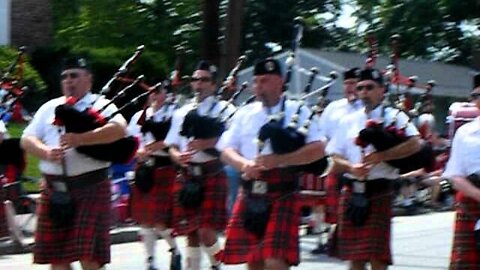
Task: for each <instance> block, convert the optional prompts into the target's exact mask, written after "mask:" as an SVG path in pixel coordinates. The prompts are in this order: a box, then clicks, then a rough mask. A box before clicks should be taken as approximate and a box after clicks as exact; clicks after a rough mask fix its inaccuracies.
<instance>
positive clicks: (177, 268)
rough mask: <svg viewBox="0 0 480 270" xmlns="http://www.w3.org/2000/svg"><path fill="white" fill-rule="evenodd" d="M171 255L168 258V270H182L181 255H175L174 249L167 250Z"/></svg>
mask: <svg viewBox="0 0 480 270" xmlns="http://www.w3.org/2000/svg"><path fill="white" fill-rule="evenodd" d="M169 251H170V252H171V253H172V255H171V257H170V270H182V255H180V253H177V252H176V250H175V249H170V250H169Z"/></svg>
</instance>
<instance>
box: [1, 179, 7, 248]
mask: <svg viewBox="0 0 480 270" xmlns="http://www.w3.org/2000/svg"><path fill="white" fill-rule="evenodd" d="M1 188H2V187H0V238H1V237H7V236H8V235H9V232H8V225H7V216H6V213H5V196H4V193H3V191H2V190H1Z"/></svg>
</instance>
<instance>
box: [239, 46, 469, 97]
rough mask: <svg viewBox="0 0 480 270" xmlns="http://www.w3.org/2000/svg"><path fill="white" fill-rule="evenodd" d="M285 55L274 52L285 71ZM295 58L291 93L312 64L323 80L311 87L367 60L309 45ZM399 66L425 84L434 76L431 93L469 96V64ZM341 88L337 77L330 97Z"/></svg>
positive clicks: (381, 64) (246, 73) (242, 77)
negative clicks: (329, 76)
mask: <svg viewBox="0 0 480 270" xmlns="http://www.w3.org/2000/svg"><path fill="white" fill-rule="evenodd" d="M287 56H288V53H287V52H284V53H281V54H278V55H276V56H275V58H277V59H278V60H279V61H280V63H281V64H282V65H283V69H284V71H285V60H286V58H287ZM295 58H296V60H295V67H294V73H293V75H292V78H291V81H290V90H289V91H290V92H291V93H294V95H295V94H298V93H299V92H301V90H302V89H303V87H305V85H306V84H307V81H308V77H309V74H310V72H309V69H310V68H312V67H317V68H319V70H320V75H321V76H320V77H323V80H318V79H317V80H315V81H314V83H313V87H312V89H317V88H319V87H321V86H322V85H324V84H325V81H324V80H325V76H327V75H328V73H329V72H330V71H336V72H338V73H339V74H341V73H342V72H343V71H345V70H347V69H349V68H351V67H355V66H357V67H363V66H364V65H365V60H366V57H365V55H362V54H359V53H348V52H333V51H326V50H318V49H312V48H300V49H298V50H297V52H296V56H295ZM389 64H390V59H389V58H387V57H382V56H379V57H378V58H377V63H376V66H377V68H379V69H381V70H383V69H385V67H386V66H387V65H389ZM399 69H400V73H401V74H402V75H404V76H407V77H408V76H413V75H416V76H418V85H425V84H426V83H427V81H429V80H435V81H436V83H437V84H436V86H435V88H434V89H433V95H434V96H449V97H457V98H464V97H467V96H468V94H469V93H470V91H471V90H472V77H473V75H474V74H475V71H474V70H473V69H470V68H468V67H464V66H458V65H449V64H443V63H439V62H429V61H425V60H405V59H400V61H399ZM238 77H239V80H238V81H239V82H243V81H249V82H251V78H252V67H249V68H247V69H244V70H242V71H241V72H239V74H238ZM317 78H318V76H317ZM312 91H313V90H312ZM412 91H413V92H417V93H421V92H423V91H424V90H423V89H422V88H421V87H417V88H414V89H413V90H412ZM342 92H343V91H342V84H341V83H339V82H338V81H337V83H336V84H334V85H333V86H332V87H331V88H330V90H329V94H328V97H329V98H330V99H331V100H334V99H337V98H340V97H341V96H342Z"/></svg>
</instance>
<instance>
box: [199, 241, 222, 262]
mask: <svg viewBox="0 0 480 270" xmlns="http://www.w3.org/2000/svg"><path fill="white" fill-rule="evenodd" d="M203 249H204V250H205V253H207V255H208V259H209V260H210V264H211V265H212V266H218V265H220V261H218V260H217V259H216V258H215V255H217V254H218V253H219V252H220V251H222V248H221V247H220V244H219V243H218V241H217V242H215V244H213V245H211V246H209V247H207V246H203Z"/></svg>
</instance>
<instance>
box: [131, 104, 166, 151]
mask: <svg viewBox="0 0 480 270" xmlns="http://www.w3.org/2000/svg"><path fill="white" fill-rule="evenodd" d="M174 109H175V108H174V106H163V107H161V108H160V109H159V110H157V111H156V112H154V111H153V109H152V107H149V108H147V111H146V115H145V117H146V119H152V120H153V121H154V122H162V121H165V120H167V119H170V118H171V117H172V115H173V111H174ZM142 114H143V110H141V111H138V112H136V113H135V114H134V115H133V116H132V118H131V119H130V123H129V124H128V128H127V130H128V134H129V135H132V136H136V137H137V138H138V139H139V141H140V147H145V145H147V144H149V143H152V142H155V137H154V136H153V134H152V133H151V132H147V133H146V134H142V132H141V128H142V127H141V126H140V125H139V124H138V120H139V119H140V116H141V115H142ZM153 154H154V155H157V156H166V155H168V153H167V152H165V151H163V150H159V151H156V152H155V153H153Z"/></svg>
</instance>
